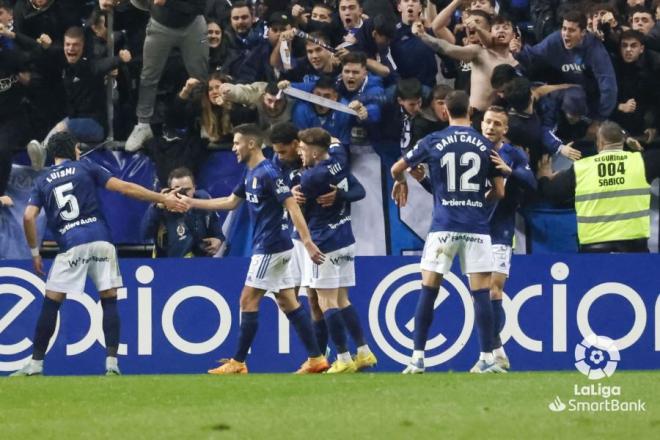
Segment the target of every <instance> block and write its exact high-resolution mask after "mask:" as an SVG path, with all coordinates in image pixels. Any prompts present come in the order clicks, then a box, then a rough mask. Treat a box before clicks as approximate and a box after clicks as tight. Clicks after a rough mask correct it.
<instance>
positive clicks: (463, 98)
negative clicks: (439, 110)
mask: <svg viewBox="0 0 660 440" xmlns="http://www.w3.org/2000/svg"><path fill="white" fill-rule="evenodd" d="M445 107H447V112H448V113H449V116H451V117H452V118H465V117H467V115H468V111H469V109H470V97H469V96H468V94H467V93H465V92H464V91H463V90H453V91H451V92H449V93H448V94H447V96H445Z"/></svg>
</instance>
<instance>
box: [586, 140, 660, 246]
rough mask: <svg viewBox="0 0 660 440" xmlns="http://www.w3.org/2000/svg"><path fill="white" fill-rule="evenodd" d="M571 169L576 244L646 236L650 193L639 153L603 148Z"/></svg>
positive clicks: (648, 225) (648, 232) (647, 234)
mask: <svg viewBox="0 0 660 440" xmlns="http://www.w3.org/2000/svg"><path fill="white" fill-rule="evenodd" d="M574 169H575V211H576V213H577V226H578V239H579V240H580V244H591V243H603V242H608V241H619V240H634V239H640V238H648V237H649V236H650V216H649V210H650V207H651V193H650V186H649V184H648V182H647V181H646V171H645V170H644V160H643V158H642V155H641V154H640V153H633V152H627V151H622V150H605V151H603V152H601V153H600V154H597V155H596V156H591V157H587V158H584V159H581V160H578V161H577V162H575V164H574Z"/></svg>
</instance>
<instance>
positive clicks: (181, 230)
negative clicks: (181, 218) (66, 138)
mask: <svg viewBox="0 0 660 440" xmlns="http://www.w3.org/2000/svg"><path fill="white" fill-rule="evenodd" d="M176 235H178V236H179V237H183V236H184V235H186V227H185V226H184V225H183V224H181V223H179V224H178V225H177V227H176Z"/></svg>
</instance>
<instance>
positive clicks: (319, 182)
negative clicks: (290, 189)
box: [300, 157, 355, 252]
mask: <svg viewBox="0 0 660 440" xmlns="http://www.w3.org/2000/svg"><path fill="white" fill-rule="evenodd" d="M348 182H349V176H348V171H347V170H346V168H344V167H343V166H342V165H341V163H339V162H338V161H337V160H336V159H335V158H334V157H330V158H329V159H326V160H322V161H320V162H319V163H317V164H316V165H315V166H313V167H312V168H309V169H307V170H304V171H303V173H302V175H301V176H300V189H301V191H302V192H303V194H304V195H305V197H306V198H307V202H306V203H305V219H306V220H307V226H308V227H309V232H310V234H311V235H312V240H313V241H314V243H316V245H317V246H318V247H319V249H320V250H321V252H332V251H335V250H337V249H341V248H344V247H346V246H348V245H351V244H353V243H355V238H354V237H353V230H352V228H351V204H350V203H349V202H346V201H341V202H339V203H337V202H336V203H335V204H334V205H333V206H331V207H329V208H323V207H321V205H319V204H318V203H317V202H316V198H317V197H318V196H320V195H323V194H326V193H328V192H330V190H331V187H330V185H335V186H336V187H338V188H341V189H343V190H344V191H347V190H348Z"/></svg>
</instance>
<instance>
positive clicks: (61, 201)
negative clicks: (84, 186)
mask: <svg viewBox="0 0 660 440" xmlns="http://www.w3.org/2000/svg"><path fill="white" fill-rule="evenodd" d="M70 191H73V183H71V182H69V183H65V184H64V185H60V186H56V187H55V189H54V190H53V193H55V202H57V207H58V208H60V217H62V219H63V220H65V221H72V220H75V219H77V218H78V216H79V215H80V207H79V205H78V199H76V196H74V195H73V194H67V193H68V192H70ZM64 208H67V209H64Z"/></svg>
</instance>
